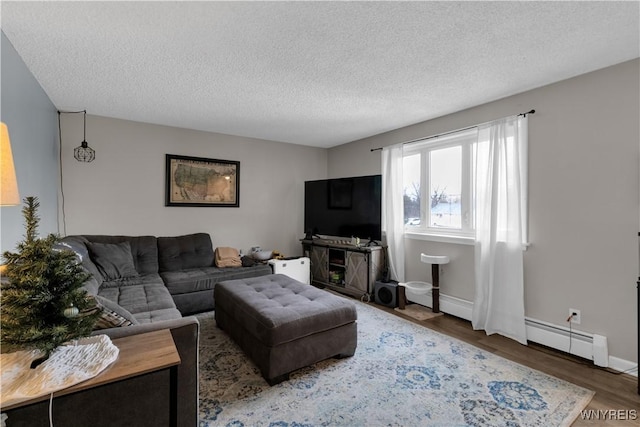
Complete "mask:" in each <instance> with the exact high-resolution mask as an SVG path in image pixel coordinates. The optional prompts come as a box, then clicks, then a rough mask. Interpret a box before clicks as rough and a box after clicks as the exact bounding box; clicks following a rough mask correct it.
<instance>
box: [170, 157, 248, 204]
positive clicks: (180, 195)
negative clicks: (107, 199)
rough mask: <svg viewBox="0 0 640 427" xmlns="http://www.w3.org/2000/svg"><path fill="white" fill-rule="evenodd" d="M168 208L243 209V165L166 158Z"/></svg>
mask: <svg viewBox="0 0 640 427" xmlns="http://www.w3.org/2000/svg"><path fill="white" fill-rule="evenodd" d="M165 206H210V207H214V206H215V207H233V208H237V207H239V206H240V162H236V161H232V160H219V159H206V158H202V157H187V156H177V155H174V154H167V155H166V198H165Z"/></svg>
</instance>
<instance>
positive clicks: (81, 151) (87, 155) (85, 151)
mask: <svg viewBox="0 0 640 427" xmlns="http://www.w3.org/2000/svg"><path fill="white" fill-rule="evenodd" d="M73 157H74V158H75V159H76V160H77V161H79V162H87V163H88V162H92V161H93V160H94V159H95V158H96V152H95V150H94V149H93V148H91V147H89V144H88V143H87V110H84V138H83V139H82V142H81V143H80V146H79V147H76V148H74V150H73Z"/></svg>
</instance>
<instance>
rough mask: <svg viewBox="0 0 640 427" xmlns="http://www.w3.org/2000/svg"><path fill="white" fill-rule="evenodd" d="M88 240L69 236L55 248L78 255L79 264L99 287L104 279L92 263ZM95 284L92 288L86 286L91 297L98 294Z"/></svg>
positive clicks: (91, 285)
mask: <svg viewBox="0 0 640 427" xmlns="http://www.w3.org/2000/svg"><path fill="white" fill-rule="evenodd" d="M87 242H88V240H87V239H86V238H84V237H83V236H67V237H64V238H63V239H62V240H61V241H60V242H58V243H56V245H55V246H54V248H56V249H66V250H70V251H72V252H74V253H75V254H76V258H77V259H78V261H79V262H81V263H82V266H83V267H84V268H85V270H87V272H88V273H89V274H91V276H93V278H94V279H95V281H96V284H97V286H100V284H101V283H102V281H103V280H104V278H103V277H102V274H101V273H100V271H99V270H98V267H96V265H95V264H94V263H93V261H91V257H90V256H89V249H88V248H87ZM94 286H96V285H95V284H93V283H92V284H90V286H85V288H87V292H88V293H89V294H91V295H95V294H96V292H97V287H96V288H95V289H93V288H94Z"/></svg>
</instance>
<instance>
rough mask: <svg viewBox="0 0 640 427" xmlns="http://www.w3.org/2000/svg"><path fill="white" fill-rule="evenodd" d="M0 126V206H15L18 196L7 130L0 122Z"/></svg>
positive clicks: (18, 201) (18, 200)
mask: <svg viewBox="0 0 640 427" xmlns="http://www.w3.org/2000/svg"><path fill="white" fill-rule="evenodd" d="M0 125H2V126H1V129H0V175H1V177H0V178H1V180H0V206H15V205H19V204H20V195H19V194H18V182H17V181H16V170H15V167H14V166H13V155H12V154H11V141H10V140H9V129H7V125H5V124H4V123H1V122H0Z"/></svg>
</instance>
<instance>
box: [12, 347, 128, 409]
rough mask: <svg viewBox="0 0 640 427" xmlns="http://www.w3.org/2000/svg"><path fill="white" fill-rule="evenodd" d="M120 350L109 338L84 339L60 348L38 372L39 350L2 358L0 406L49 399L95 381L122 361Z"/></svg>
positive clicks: (18, 352) (19, 352)
mask: <svg viewBox="0 0 640 427" xmlns="http://www.w3.org/2000/svg"><path fill="white" fill-rule="evenodd" d="M119 352H120V351H119V350H118V347H116V346H115V345H113V343H112V342H111V339H110V338H109V337H108V336H106V335H96V336H92V337H86V338H80V339H78V340H76V341H72V342H68V343H66V344H64V345H62V346H60V347H58V348H56V349H55V350H54V351H53V352H52V353H51V355H50V356H49V358H48V359H47V360H45V361H44V362H43V363H41V364H40V365H39V366H38V367H37V368H35V369H31V362H32V361H33V360H35V359H37V358H38V357H40V355H41V353H40V352H39V351H38V350H31V351H17V352H14V353H6V354H0V370H1V373H2V376H1V378H0V383H1V384H2V393H1V395H0V406H2V407H5V406H8V405H13V404H15V403H19V402H22V401H25V400H29V399H34V398H36V397H40V396H45V395H48V394H50V393H52V392H54V391H58V390H62V389H65V388H67V387H71V386H72V385H74V384H78V383H80V382H82V381H85V380H88V379H90V378H93V377H95V376H96V375H98V374H99V373H100V372H102V371H103V370H104V369H106V368H107V367H108V366H109V365H110V364H112V363H113V362H115V361H116V359H117V358H118V353H119Z"/></svg>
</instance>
